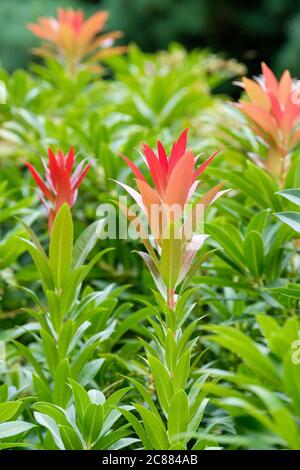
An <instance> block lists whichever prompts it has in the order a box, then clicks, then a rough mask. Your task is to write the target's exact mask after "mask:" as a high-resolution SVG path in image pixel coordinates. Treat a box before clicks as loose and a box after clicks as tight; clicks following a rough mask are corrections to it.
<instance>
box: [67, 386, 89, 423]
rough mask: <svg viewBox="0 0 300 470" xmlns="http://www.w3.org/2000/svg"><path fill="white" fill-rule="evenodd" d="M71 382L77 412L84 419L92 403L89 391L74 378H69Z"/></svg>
mask: <svg viewBox="0 0 300 470" xmlns="http://www.w3.org/2000/svg"><path fill="white" fill-rule="evenodd" d="M69 382H70V385H71V387H72V391H73V395H74V399H75V408H76V412H77V414H78V417H79V419H80V420H81V421H82V420H83V416H84V414H85V412H86V410H87V408H88V406H89V405H90V404H91V400H90V397H89V395H88V393H87V391H86V390H85V389H84V388H83V387H82V386H81V385H80V384H79V383H77V382H75V380H72V379H69Z"/></svg>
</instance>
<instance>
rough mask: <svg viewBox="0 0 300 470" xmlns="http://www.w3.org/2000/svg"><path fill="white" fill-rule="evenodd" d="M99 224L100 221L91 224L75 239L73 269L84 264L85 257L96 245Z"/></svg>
mask: <svg viewBox="0 0 300 470" xmlns="http://www.w3.org/2000/svg"><path fill="white" fill-rule="evenodd" d="M101 222H102V221H97V222H94V223H92V224H91V225H89V226H88V227H87V228H86V229H85V230H84V231H83V232H82V233H81V234H80V236H79V237H78V238H77V240H76V242H75V244H74V249H73V264H72V268H73V269H76V268H79V267H80V266H82V265H83V264H84V262H85V260H86V258H87V256H88V255H89V253H90V252H91V251H92V249H93V248H94V246H95V245H96V243H97V240H98V234H99V229H101V227H99V224H100V223H101ZM103 223H104V222H103Z"/></svg>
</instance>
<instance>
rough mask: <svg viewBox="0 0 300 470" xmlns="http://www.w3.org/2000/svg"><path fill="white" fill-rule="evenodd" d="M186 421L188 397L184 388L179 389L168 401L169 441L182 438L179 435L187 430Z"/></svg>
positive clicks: (187, 418) (187, 420)
mask: <svg viewBox="0 0 300 470" xmlns="http://www.w3.org/2000/svg"><path fill="white" fill-rule="evenodd" d="M188 423H189V405H188V398H187V395H186V393H185V391H184V390H179V391H178V392H176V393H175V395H174V396H173V398H172V400H171V402H170V408H169V413H168V433H169V437H170V442H171V443H172V442H177V441H180V440H181V439H182V438H181V437H180V436H179V435H180V434H182V433H184V432H186V431H187V428H188Z"/></svg>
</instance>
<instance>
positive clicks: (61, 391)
mask: <svg viewBox="0 0 300 470" xmlns="http://www.w3.org/2000/svg"><path fill="white" fill-rule="evenodd" d="M70 377H71V370H70V366H69V360H68V358H66V357H65V358H64V359H63V360H62V361H61V362H60V363H59V365H58V367H57V370H56V372H55V375H54V388H53V401H54V403H56V404H57V405H60V406H65V405H66V404H67V403H68V401H69V397H70V389H69V387H68V379H69V378H70Z"/></svg>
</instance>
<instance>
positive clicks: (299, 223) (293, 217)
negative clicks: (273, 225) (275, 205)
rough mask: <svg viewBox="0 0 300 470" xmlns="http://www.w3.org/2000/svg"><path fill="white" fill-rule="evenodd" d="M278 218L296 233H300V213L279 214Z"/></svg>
mask: <svg viewBox="0 0 300 470" xmlns="http://www.w3.org/2000/svg"><path fill="white" fill-rule="evenodd" d="M275 215H276V217H277V218H278V219H279V220H281V222H284V223H285V224H287V225H289V227H291V228H292V229H293V230H295V232H297V233H300V213H299V212H291V211H290V212H277V213H276V214H275Z"/></svg>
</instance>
